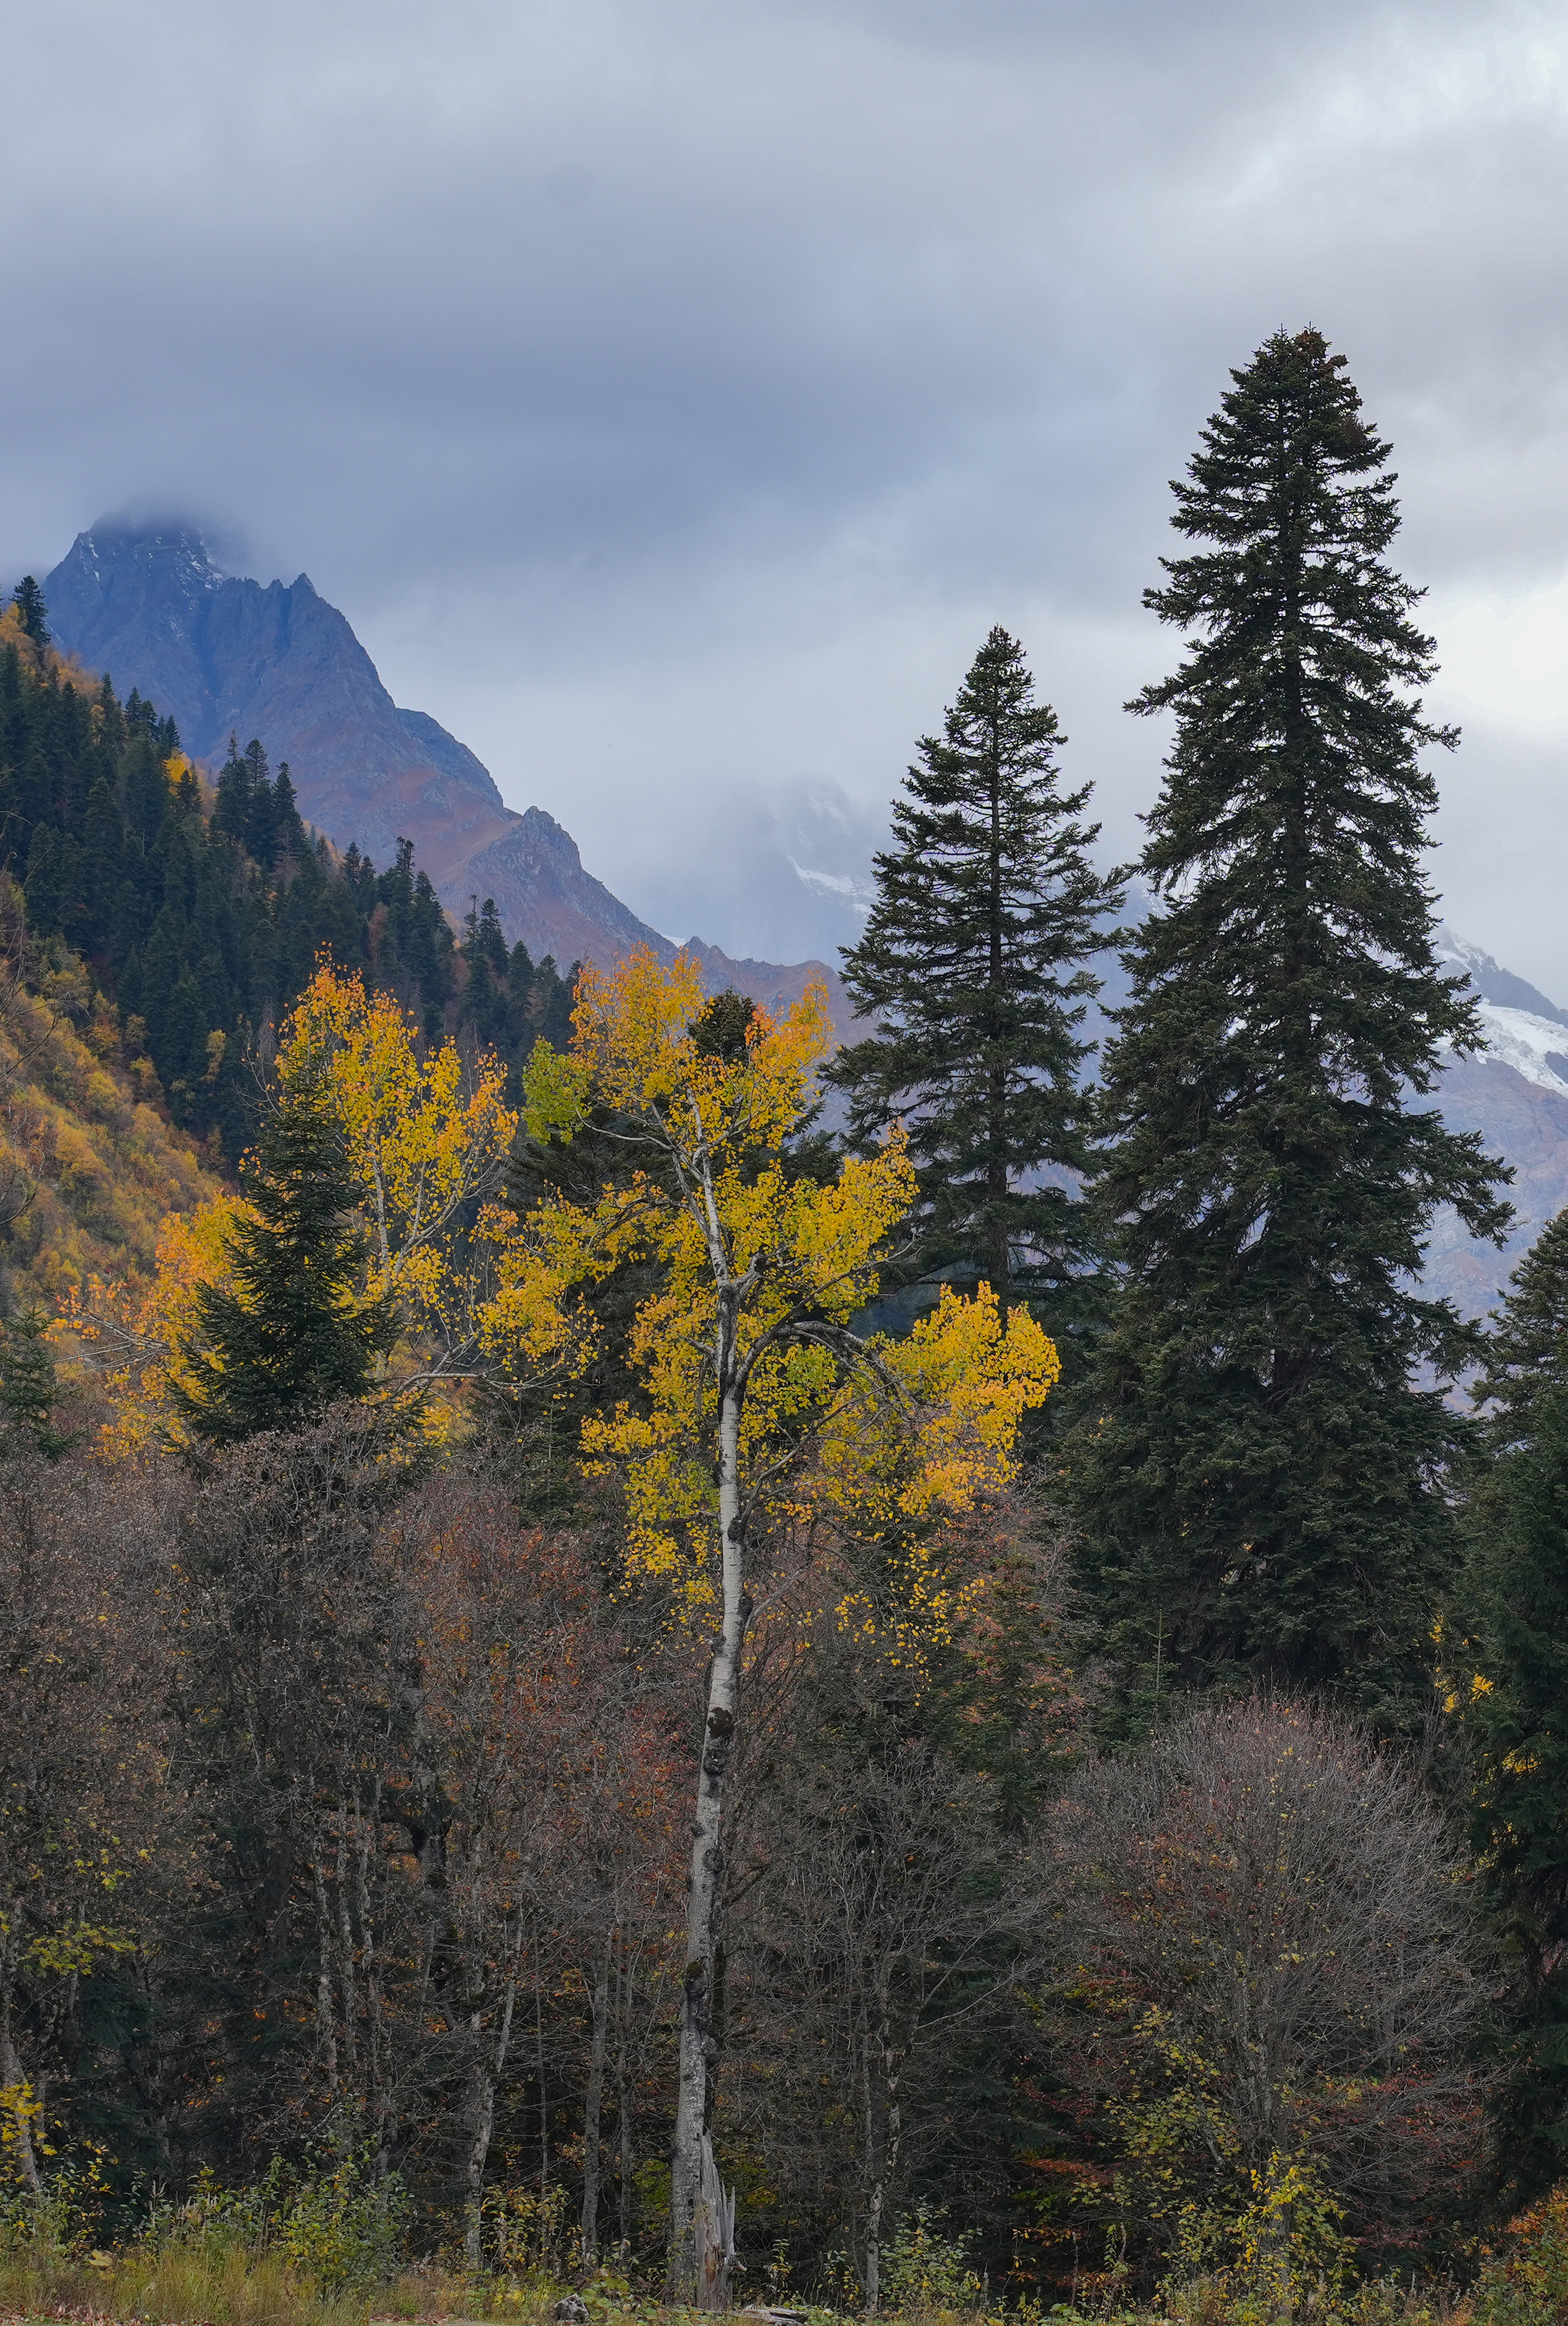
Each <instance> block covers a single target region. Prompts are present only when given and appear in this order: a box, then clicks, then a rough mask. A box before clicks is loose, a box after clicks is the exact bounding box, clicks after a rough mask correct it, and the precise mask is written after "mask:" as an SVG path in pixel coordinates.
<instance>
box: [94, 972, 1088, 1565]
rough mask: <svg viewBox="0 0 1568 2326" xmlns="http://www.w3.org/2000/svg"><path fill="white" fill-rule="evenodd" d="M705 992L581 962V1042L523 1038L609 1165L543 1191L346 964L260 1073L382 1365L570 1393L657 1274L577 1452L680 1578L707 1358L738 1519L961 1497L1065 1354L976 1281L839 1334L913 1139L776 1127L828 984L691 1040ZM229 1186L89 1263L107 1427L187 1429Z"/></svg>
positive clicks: (890, 1219) (535, 1106) (876, 1249)
mask: <svg viewBox="0 0 1568 2326" xmlns="http://www.w3.org/2000/svg"><path fill="white" fill-rule="evenodd" d="M704 1008H705V997H704V994H703V991H702V987H701V982H700V972H699V969H698V965H697V963H695V962H693V961H691V960H690V959H689V958H687V957H684V956H682V957H681V958H680V959H678V960H677V961H676V962H675V963H674V964H673V966H668V967H666V966H664V965H663V964H661V963H659V962H658V961H657V960H656V959H655V958H654V956H653V955H652V954H634V955H633V956H632V957H631V958H630V959H628V960H627V961H626V962H624V963H621V964H620V965H619V966H618V967H617V968H616V969H615V970H614V971H612V972H598V971H596V970H594V969H593V968H591V967H589V969H587V970H586V971H585V972H583V974H582V977H581V980H580V985H579V990H578V1005H577V1010H576V1014H575V1018H574V1021H573V1038H572V1044H571V1049H570V1050H569V1051H567V1052H565V1053H558V1052H556V1051H553V1050H552V1049H551V1048H550V1047H548V1046H546V1045H543V1044H542V1045H541V1046H540V1047H538V1048H537V1049H536V1050H535V1051H534V1053H533V1057H532V1059H531V1061H530V1064H529V1069H528V1074H527V1077H526V1093H525V1113H526V1121H527V1129H528V1132H529V1134H530V1136H531V1138H532V1139H533V1140H534V1141H537V1142H543V1143H545V1144H546V1146H548V1144H549V1143H550V1142H552V1141H553V1142H554V1144H555V1151H556V1152H557V1153H558V1154H559V1153H561V1151H563V1150H564V1149H568V1148H570V1146H571V1142H572V1141H573V1140H580V1139H584V1138H585V1135H586V1137H587V1139H588V1140H589V1142H591V1144H590V1149H589V1151H590V1152H591V1154H592V1156H593V1157H594V1158H596V1161H597V1164H598V1186H597V1188H596V1189H595V1190H594V1191H593V1192H590V1193H588V1194H583V1195H580V1196H578V1197H576V1198H573V1197H571V1196H568V1195H566V1194H564V1193H561V1192H553V1193H551V1192H547V1193H545V1194H544V1195H543V1196H542V1198H541V1199H540V1200H539V1201H538V1202H537V1203H535V1204H534V1205H533V1207H532V1208H531V1209H529V1210H528V1211H527V1212H526V1214H524V1216H522V1217H521V1218H519V1217H517V1216H516V1215H515V1214H514V1213H513V1212H512V1211H511V1210H510V1209H509V1208H507V1207H506V1205H504V1204H503V1203H502V1202H501V1201H500V1200H499V1197H500V1192H501V1185H502V1177H503V1173H504V1170H505V1167H506V1158H507V1155H508V1153H509V1151H510V1149H511V1148H512V1145H513V1142H514V1140H515V1135H516V1132H517V1129H518V1120H517V1116H516V1114H515V1112H514V1111H513V1110H512V1109H510V1108H508V1107H507V1105H506V1103H505V1094H504V1082H503V1076H502V1075H501V1071H500V1069H499V1068H498V1067H497V1066H496V1065H495V1063H494V1061H493V1060H490V1059H481V1060H480V1061H478V1064H477V1065H465V1063H464V1061H463V1060H462V1059H461V1058H460V1057H459V1054H458V1052H457V1050H456V1049H455V1047H453V1046H452V1045H450V1044H448V1045H446V1046H445V1047H441V1048H438V1049H435V1050H433V1051H431V1052H430V1053H428V1054H426V1055H422V1053H421V1049H420V1047H419V1045H418V1044H417V1042H416V1040H415V1037H414V1032H413V1028H412V1026H411V1024H410V1022H409V1020H408V1019H407V1018H406V1017H405V1016H404V1012H403V1011H402V1010H400V1009H398V1007H397V1005H396V1004H395V1003H394V1001H392V1000H389V999H388V998H387V997H386V996H385V995H382V994H373V993H367V992H366V989H365V986H364V984H363V982H362V981H361V980H360V979H358V978H357V977H349V976H344V975H342V974H340V973H339V972H336V971H334V970H332V969H331V968H329V967H326V966H323V967H321V968H320V970H319V971H318V972H317V974H316V976H315V978H314V979H313V980H312V982H311V985H310V987H309V988H308V990H307V991H306V992H305V994H304V996H303V998H302V1000H301V1002H300V1004H299V1006H298V1008H297V1009H295V1011H294V1012H293V1014H292V1018H291V1019H290V1020H289V1022H288V1024H287V1026H286V1027H285V1028H284V1029H283V1037H282V1040H281V1042H280V1047H279V1058H278V1075H277V1082H278V1091H279V1100H280V1103H282V1104H283V1105H287V1104H288V1103H289V1099H290V1094H291V1093H292V1092H293V1091H295V1090H297V1089H300V1088H302V1087H303V1086H304V1085H306V1084H319V1083H320V1081H321V1079H322V1078H323V1077H324V1078H325V1082H326V1086H327V1087H328V1089H329V1092H330V1093H331V1098H332V1102H333V1104H334V1106H335V1109H336V1111H337V1112H338V1114H339V1118H340V1121H341V1122H342V1125H343V1128H344V1130H345V1133H346V1136H347V1139H348V1146H349V1149H350V1152H351V1155H352V1157H353V1160H354V1166H355V1176H356V1177H357V1181H358V1185H359V1190H360V1202H359V1224H360V1225H361V1227H362V1229H363V1231H364V1234H365V1239H366V1251H367V1255H368V1257H367V1261H366V1278H365V1284H364V1288H363V1297H364V1298H366V1300H373V1299H378V1298H382V1297H383V1296H385V1295H387V1294H390V1295H391V1296H392V1297H393V1298H394V1299H395V1301H396V1303H397V1307H398V1314H399V1317H400V1319H401V1323H402V1328H403V1329H402V1338H401V1340H400V1342H399V1344H398V1346H397V1347H396V1348H395V1349H394V1352H393V1353H392V1355H391V1357H390V1358H389V1359H388V1361H387V1386H388V1387H390V1388H392V1389H396V1388H399V1387H404V1386H412V1385H413V1384H415V1383H418V1384H421V1385H427V1384H430V1383H432V1382H434V1383H442V1382H444V1383H449V1384H454V1385H455V1384H458V1383H460V1382H462V1381H463V1380H465V1379H467V1378H469V1376H471V1375H472V1374H473V1373H475V1372H477V1371H478V1370H479V1369H481V1368H486V1369H488V1370H489V1371H490V1372H493V1373H496V1374H499V1375H501V1376H503V1377H505V1378H506V1379H508V1380H510V1381H511V1382H514V1383H515V1384H520V1385H522V1386H523V1387H524V1388H525V1389H528V1390H530V1391H532V1392H533V1394H535V1395H537V1394H541V1393H543V1394H548V1393H549V1392H550V1391H551V1390H552V1388H554V1389H555V1390H557V1391H566V1390H567V1389H568V1388H569V1387H570V1385H571V1383H572V1382H575V1381H578V1380H580V1378H581V1376H582V1375H583V1374H584V1373H585V1372H587V1371H588V1370H589V1368H590V1367H591V1366H592V1365H593V1364H594V1363H595V1362H596V1360H597V1359H598V1358H599V1357H600V1356H601V1354H603V1348H602V1344H603V1339H604V1335H605V1334H606V1333H607V1331H608V1330H609V1329H611V1328H610V1327H609V1326H607V1324H606V1323H605V1321H604V1319H603V1317H602V1315H601V1314H600V1307H601V1306H602V1304H599V1305H598V1306H596V1299H595V1294H596V1291H597V1289H598V1288H599V1287H600V1286H602V1285H603V1284H604V1283H605V1281H606V1280H607V1279H609V1278H611V1277H613V1276H615V1275H616V1274H617V1272H619V1271H623V1270H637V1271H638V1277H637V1280H638V1281H639V1282H644V1281H645V1282H647V1283H648V1284H649V1285H650V1286H651V1289H649V1290H648V1291H647V1292H646V1294H645V1297H644V1298H642V1299H641V1300H640V1302H638V1303H637V1304H636V1307H635V1311H634V1313H633V1316H632V1321H631V1325H630V1329H629V1335H628V1336H627V1338H626V1343H625V1347H624V1355H625V1359H626V1363H627V1365H628V1366H629V1369H630V1371H631V1372H632V1374H633V1375H634V1377H635V1378H636V1381H637V1382H638V1384H639V1387H640V1391H641V1394H640V1395H639V1396H638V1397H637V1398H636V1400H626V1401H622V1402H618V1403H617V1405H616V1406H615V1407H614V1408H613V1409H612V1410H608V1411H592V1412H589V1414H588V1416H587V1418H586V1419H584V1420H583V1422H582V1424H581V1436H580V1455H581V1457H582V1460H583V1462H584V1464H585V1465H587V1467H588V1468H589V1471H590V1472H591V1471H596V1470H597V1471H601V1472H603V1471H609V1470H614V1471H615V1472H616V1473H617V1475H619V1476H620V1477H621V1478H622V1479H623V1481H624V1483H625V1487H626V1495H627V1500H628V1517H629V1522H630V1523H629V1550H630V1556H631V1558H632V1559H633V1561H634V1563H635V1564H636V1565H638V1566H640V1567H642V1568H645V1569H646V1570H654V1571H663V1572H672V1571H679V1572H680V1573H682V1574H683V1575H684V1576H686V1577H688V1578H690V1579H691V1581H692V1582H693V1583H696V1582H697V1581H698V1579H699V1578H700V1577H701V1576H702V1574H703V1573H704V1572H705V1571H706V1568H707V1565H708V1561H709V1559H710V1554H711V1550H712V1548H713V1542H714V1534H715V1526H716V1502H715V1483H714V1481H715V1447H714V1433H715V1427H716V1419H717V1417H716V1410H715V1383H716V1382H717V1380H718V1379H719V1373H720V1371H721V1370H722V1369H723V1368H722V1366H721V1363H720V1360H721V1358H722V1360H723V1364H724V1365H728V1368H729V1372H730V1374H731V1375H734V1376H735V1377H737V1378H738V1379H739V1380H740V1382H741V1383H742V1388H743V1392H744V1393H743V1397H742V1399H740V1400H737V1410H738V1415H739V1419H738V1445H737V1447H736V1448H735V1459H736V1461H737V1462H738V1469H739V1475H740V1480H741V1487H742V1493H743V1497H744V1503H745V1510H746V1514H747V1521H748V1522H750V1521H753V1520H755V1519H757V1518H761V1517H764V1516H776V1515H778V1514H780V1513H784V1514H801V1515H818V1514H824V1513H825V1514H828V1515H830V1516H834V1517H837V1518H839V1519H841V1520H843V1521H845V1522H848V1523H851V1524H855V1525H866V1524H872V1525H875V1524H881V1523H886V1522H888V1521H893V1520H895V1518H897V1517H899V1516H902V1517H904V1518H919V1517H920V1516H922V1515H923V1513H925V1512H929V1511H931V1510H932V1508H934V1507H936V1506H938V1505H941V1506H944V1507H950V1508H961V1507H964V1506H966V1505H967V1504H969V1503H972V1502H973V1500H974V1499H975V1497H976V1496H977V1495H978V1494H980V1493H984V1492H986V1491H988V1490H989V1489H991V1488H993V1487H995V1486H998V1485H1000V1484H1005V1483H1006V1482H1007V1480H1008V1479H1009V1478H1010V1477H1011V1475H1013V1472H1014V1469H1015V1466H1016V1441H1017V1434H1018V1427H1019V1423H1020V1421H1021V1419H1022V1417H1023V1415H1024V1413H1025V1411H1026V1410H1028V1409H1029V1408H1030V1407H1031V1406H1035V1405H1037V1404H1039V1403H1040V1402H1041V1400H1043V1399H1044V1397H1045V1395H1046V1394H1047V1392H1048V1391H1049V1390H1050V1388H1051V1386H1052V1384H1053V1382H1054V1381H1055V1379H1056V1375H1057V1370H1058V1367H1057V1358H1056V1352H1055V1350H1054V1349H1053V1346H1052V1344H1051V1343H1050V1341H1049V1340H1048V1339H1047V1338H1046V1336H1045V1335H1044V1333H1043V1332H1042V1331H1041V1329H1040V1327H1039V1326H1038V1325H1037V1324H1036V1323H1035V1320H1034V1319H1033V1318H1032V1317H1030V1316H1029V1315H1028V1314H1027V1312H1026V1311H1023V1310H1014V1311H1013V1313H1012V1314H1011V1315H1009V1316H1007V1317H1006V1318H1004V1317H1003V1316H1002V1314H1001V1312H1000V1309H999V1307H998V1305H997V1302H996V1300H995V1299H994V1298H993V1297H992V1296H991V1294H990V1292H989V1291H988V1289H986V1288H985V1287H982V1288H981V1289H980V1290H979V1293H978V1294H977V1295H976V1296H975V1297H974V1298H960V1297H959V1296H958V1295H956V1294H955V1293H953V1292H952V1291H951V1289H943V1291H942V1295H941V1298H940V1301H939V1304H938V1306H937V1307H936V1308H935V1309H934V1311H933V1312H932V1314H931V1315H930V1316H929V1317H926V1318H924V1319H923V1321H922V1322H921V1323H919V1324H918V1325H917V1326H915V1327H914V1330H913V1332H911V1333H910V1334H909V1335H907V1336H906V1337H905V1338H902V1339H891V1338H888V1337H886V1336H881V1335H871V1336H869V1337H864V1336H862V1335H858V1334H857V1333H855V1332H854V1330H853V1323H854V1320H855V1318H856V1317H858V1315H859V1314H860V1312H861V1311H863V1310H864V1309H865V1307H867V1304H868V1302H869V1301H870V1300H871V1299H872V1298H874V1297H875V1294H876V1292H877V1284H878V1263H879V1261H880V1260H881V1258H882V1257H883V1256H884V1255H885V1253H886V1251H887V1249H888V1247H889V1245H890V1243H894V1242H896V1232H897V1228H898V1224H899V1223H900V1221H901V1220H902V1219H903V1218H904V1217H905V1214H907V1212H908V1210H909V1207H910V1205H911V1203H912V1201H913V1199H914V1174H913V1171H912V1169H911V1167H910V1164H909V1159H908V1157H907V1154H906V1152H905V1144H904V1141H903V1140H902V1138H901V1137H900V1136H898V1135H896V1134H895V1136H893V1137H892V1138H890V1139H889V1140H887V1141H886V1144H885V1145H884V1146H883V1147H882V1148H881V1149H879V1150H878V1151H877V1153H876V1154H874V1155H872V1156H869V1157H857V1158H847V1159H846V1160H844V1161H843V1162H842V1163H841V1164H840V1166H839V1168H838V1171H837V1175H836V1177H834V1178H833V1179H831V1180H830V1181H829V1182H828V1183H827V1184H822V1183H821V1180H820V1178H818V1177H812V1176H811V1175H810V1174H809V1173H807V1172H806V1171H804V1170H803V1168H801V1166H800V1163H799V1160H798V1158H795V1157H794V1156H793V1153H792V1149H791V1144H790V1142H791V1140H792V1138H793V1135H794V1134H795V1133H796V1132H797V1131H798V1130H799V1129H800V1127H801V1125H802V1124H803V1121H804V1120H805V1119H806V1117H807V1115H808V1114H809V1112H810V1108H811V1106H812V1102H813V1099H814V1095H815V1090H814V1077H815V1074H816V1070H817V1067H818V1065H819V1064H820V1062H821V1058H822V1056H823V1055H824V1053H825V1051H826V1048H827V1046H828V1041H829V1028H828V1024H827V1019H826V1014H825V1007H824V997H823V995H822V994H821V991H820V990H814V991H812V992H810V993H808V994H807V996H806V997H805V999H804V1000H803V1001H802V1002H800V1003H798V1004H796V1005H795V1007H794V1008H793V1009H791V1010H790V1011H789V1012H788V1014H787V1015H786V1016H785V1017H784V1018H783V1019H780V1020H778V1021H776V1022H775V1021H774V1020H772V1019H769V1018H767V1017H766V1016H765V1014H764V1013H762V1012H760V1011H758V1012H755V1013H754V1014H753V1016H752V1018H751V1019H750V1022H749V1024H747V1025H745V1026H744V1027H738V1028H732V1029H731V1031H730V1035H729V1037H728V1038H727V1039H724V1040H708V1039H706V1038H705V1036H704V1028H705V1026H706V1024H707V1020H706V1019H705V1018H704ZM580 1151H582V1150H580ZM245 1208H246V1207H245V1201H244V1198H243V1197H242V1196H223V1197H221V1198H219V1199H218V1200H217V1201H216V1202H213V1203H210V1204H209V1205H206V1206H204V1207H203V1209H202V1210H200V1211H199V1212H197V1213H196V1214H190V1215H187V1216H184V1217H181V1218H172V1219H171V1220H169V1221H167V1222H166V1223H165V1224H164V1228H163V1231H162V1238H161V1242H160V1250H159V1263H158V1269H157V1274H156V1279H155V1281H154V1283H153V1288H152V1290H151V1292H150V1293H149V1294H148V1295H147V1296H146V1298H144V1300H142V1301H141V1302H140V1303H136V1304H133V1303H130V1302H128V1301H126V1300H125V1299H124V1298H120V1299H117V1300H116V1298H115V1296H113V1295H112V1294H111V1293H109V1292H108V1291H107V1290H106V1289H104V1288H102V1287H97V1288H96V1289H95V1291H94V1293H93V1294H92V1296H91V1297H90V1298H88V1300H86V1301H85V1302H84V1303H82V1304H81V1305H80V1307H79V1310H78V1313H77V1314H76V1316H75V1317H74V1318H73V1319H72V1321H73V1322H74V1323H75V1325H76V1326H77V1328H78V1330H79V1332H80V1333H81V1334H82V1335H83V1336H84V1338H86V1339H88V1341H89V1342H91V1343H92V1344H93V1345H94V1346H95V1347H96V1349H97V1353H98V1357H99V1361H100V1363H102V1365H103V1367H104V1370H105V1371H106V1372H107V1375H108V1380H109V1384H110V1386H111V1387H112V1389H113V1390H114V1391H115V1392H116V1413H117V1419H116V1424H115V1433H114V1434H115V1437H116V1442H117V1443H118V1445H119V1447H121V1449H122V1450H124V1451H126V1452H134V1451H135V1450H137V1449H138V1448H141V1447H146V1446H149V1445H151V1444H153V1443H159V1442H162V1443H168V1442H179V1441H180V1438H181V1423H180V1421H179V1419H178V1411H177V1398H176V1390H177V1388H178V1386H179V1385H180V1383H181V1382H183V1381H186V1380H188V1379H189V1377H190V1373H191V1372H192V1369H193V1367H194V1366H195V1365H197V1364H198V1363H199V1362H200V1359H201V1354H202V1352H201V1349H200V1345H199V1326H198V1317H199V1308H198V1296H199V1291H200V1289H201V1288H202V1287H204V1286H219V1287H225V1288H226V1289H227V1284H228V1276H227V1269H228V1242H229V1237H230V1234H231V1232H232V1230H233V1228H234V1225H235V1224H236V1223H237V1220H238V1219H239V1218H240V1217H241V1216H242V1214H243V1213H244V1211H245ZM622 1329H623V1330H624V1327H623V1328H622ZM720 1336H728V1339H727V1341H726V1344H725V1347H724V1348H723V1349H722V1350H721V1349H720V1346H719V1341H720ZM737 1368H738V1373H737ZM455 1394H456V1391H455V1388H454V1391H453V1395H454V1396H455ZM443 1410H446V1411H448V1412H450V1410H452V1407H451V1405H450V1402H449V1403H448V1405H447V1406H446V1407H445V1408H443Z"/></svg>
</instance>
